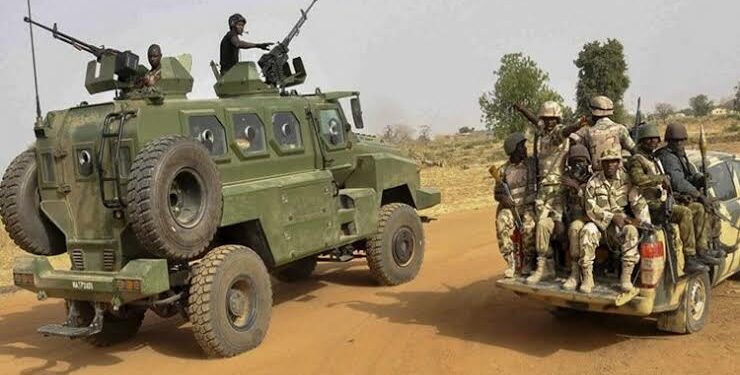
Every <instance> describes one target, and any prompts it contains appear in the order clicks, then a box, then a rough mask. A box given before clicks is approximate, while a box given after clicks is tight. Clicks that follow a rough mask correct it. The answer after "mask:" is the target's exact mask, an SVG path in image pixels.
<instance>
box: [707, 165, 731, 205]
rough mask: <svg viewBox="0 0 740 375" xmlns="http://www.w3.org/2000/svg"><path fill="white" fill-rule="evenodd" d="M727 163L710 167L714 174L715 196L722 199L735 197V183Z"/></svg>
mask: <svg viewBox="0 0 740 375" xmlns="http://www.w3.org/2000/svg"><path fill="white" fill-rule="evenodd" d="M728 167H729V166H728V165H727V164H725V163H720V164H718V165H715V166H713V167H711V168H709V174H710V175H711V176H712V190H713V191H714V196H715V197H717V199H719V200H721V201H726V200H729V199H733V198H735V196H736V194H735V184H733V182H732V172H731V171H730V169H729V168H728Z"/></svg>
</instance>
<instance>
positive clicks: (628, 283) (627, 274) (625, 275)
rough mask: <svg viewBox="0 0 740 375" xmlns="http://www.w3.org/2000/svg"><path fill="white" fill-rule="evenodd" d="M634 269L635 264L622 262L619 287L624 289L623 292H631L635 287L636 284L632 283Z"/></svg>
mask: <svg viewBox="0 0 740 375" xmlns="http://www.w3.org/2000/svg"><path fill="white" fill-rule="evenodd" d="M634 269H635V265H634V264H624V263H622V274H621V275H620V277H619V288H620V289H622V291H623V292H631V291H632V289H635V286H634V285H632V271H633V270H634Z"/></svg>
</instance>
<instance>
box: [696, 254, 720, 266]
mask: <svg viewBox="0 0 740 375" xmlns="http://www.w3.org/2000/svg"><path fill="white" fill-rule="evenodd" d="M696 258H697V260H698V261H700V262H702V263H704V264H706V265H707V266H718V265H719V264H720V263H722V262H721V261H720V260H719V259H717V258H715V257H712V256H709V254H707V253H706V252H703V253H699V255H698V256H697V257H696Z"/></svg>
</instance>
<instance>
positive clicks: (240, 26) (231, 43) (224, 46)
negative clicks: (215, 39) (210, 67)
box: [220, 13, 274, 75]
mask: <svg viewBox="0 0 740 375" xmlns="http://www.w3.org/2000/svg"><path fill="white" fill-rule="evenodd" d="M246 24H247V19H246V18H244V17H243V16H242V15H241V14H239V13H235V14H232V15H231V17H229V32H228V33H226V35H224V37H223V39H221V59H220V65H221V74H222V75H223V74H226V72H228V71H229V69H231V68H232V67H233V66H234V65H236V63H238V62H239V50H240V49H250V48H259V49H262V50H265V51H267V50H268V49H269V48H270V46H271V45H273V44H274V43H250V42H246V41H243V40H241V39H239V36H240V35H242V34H243V33H244V26H245V25H246Z"/></svg>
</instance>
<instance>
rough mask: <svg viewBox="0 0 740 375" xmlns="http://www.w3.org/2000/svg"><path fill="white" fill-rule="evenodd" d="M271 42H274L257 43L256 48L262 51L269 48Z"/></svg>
mask: <svg viewBox="0 0 740 375" xmlns="http://www.w3.org/2000/svg"><path fill="white" fill-rule="evenodd" d="M273 44H275V43H273V42H267V43H260V44H258V45H257V48H259V49H261V50H263V51H267V50H269V49H270V46H272V45H273Z"/></svg>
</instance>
